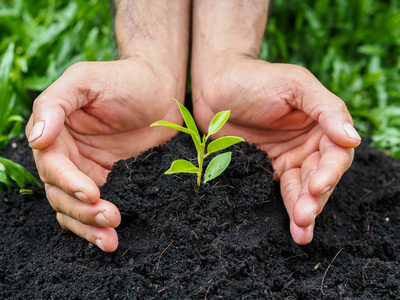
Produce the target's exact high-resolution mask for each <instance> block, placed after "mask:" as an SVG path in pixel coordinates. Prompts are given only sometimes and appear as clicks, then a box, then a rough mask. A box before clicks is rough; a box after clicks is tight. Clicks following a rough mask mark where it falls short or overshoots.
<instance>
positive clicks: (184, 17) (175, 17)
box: [115, 0, 190, 80]
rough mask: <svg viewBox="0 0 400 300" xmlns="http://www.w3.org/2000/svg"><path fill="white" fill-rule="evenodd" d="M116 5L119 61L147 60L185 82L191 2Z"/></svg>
mask: <svg viewBox="0 0 400 300" xmlns="http://www.w3.org/2000/svg"><path fill="white" fill-rule="evenodd" d="M115 4H116V8H117V15H116V20H115V33H116V37H117V43H118V51H119V56H120V58H121V59H127V58H132V57H138V58H140V59H144V60H147V61H148V62H152V63H154V64H155V68H157V67H161V68H165V67H166V68H167V71H168V72H171V73H172V75H174V76H177V77H184V79H183V80H185V79H186V68H187V57H188V49H189V21H190V20H189V19H190V0H174V1H168V0H163V1H152V0H115ZM179 79H181V78H179Z"/></svg>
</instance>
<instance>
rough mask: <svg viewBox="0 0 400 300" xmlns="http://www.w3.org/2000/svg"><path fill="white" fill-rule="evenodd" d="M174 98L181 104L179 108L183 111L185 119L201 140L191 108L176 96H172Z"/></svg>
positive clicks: (188, 126)
mask: <svg viewBox="0 0 400 300" xmlns="http://www.w3.org/2000/svg"><path fill="white" fill-rule="evenodd" d="M172 100H174V101H175V102H176V103H177V104H178V105H179V109H180V111H181V114H182V117H183V120H184V121H185V124H186V126H187V128H189V129H190V130H192V131H193V132H194V133H195V134H196V136H197V137H198V138H199V140H200V134H199V130H198V129H197V126H196V123H195V122H194V119H193V117H192V115H191V114H190V112H189V110H188V109H187V108H186V107H185V106H184V105H182V104H181V103H180V102H179V101H178V100H176V99H174V98H172Z"/></svg>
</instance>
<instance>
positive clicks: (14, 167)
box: [0, 157, 40, 188]
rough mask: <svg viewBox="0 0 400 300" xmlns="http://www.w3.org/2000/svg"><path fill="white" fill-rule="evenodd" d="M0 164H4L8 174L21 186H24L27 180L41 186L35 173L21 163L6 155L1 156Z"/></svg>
mask: <svg viewBox="0 0 400 300" xmlns="http://www.w3.org/2000/svg"><path fill="white" fill-rule="evenodd" d="M0 164H2V165H3V167H4V168H5V171H6V172H7V175H8V176H9V177H10V178H11V179H12V180H14V181H15V182H16V183H17V184H18V186H19V187H20V188H23V187H24V183H25V182H26V181H27V182H30V183H34V184H36V185H37V186H40V183H39V182H38V181H37V180H36V178H35V177H33V175H32V174H31V173H29V172H28V171H27V170H26V169H25V168H24V167H23V166H21V165H20V164H17V163H15V162H13V161H11V160H9V159H6V158H4V157H0Z"/></svg>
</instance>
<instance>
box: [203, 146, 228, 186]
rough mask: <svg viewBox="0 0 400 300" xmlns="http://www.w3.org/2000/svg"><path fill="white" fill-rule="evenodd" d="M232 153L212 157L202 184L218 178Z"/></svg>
mask: <svg viewBox="0 0 400 300" xmlns="http://www.w3.org/2000/svg"><path fill="white" fill-rule="evenodd" d="M231 157H232V152H225V153H222V154H219V155H217V156H216V157H214V158H213V159H212V160H211V161H210V163H209V164H208V166H207V170H206V173H205V175H204V183H206V182H208V181H210V180H212V179H214V178H215V177H217V176H219V175H220V174H221V173H222V172H223V171H225V169H226V168H227V167H228V166H229V163H230V162H231Z"/></svg>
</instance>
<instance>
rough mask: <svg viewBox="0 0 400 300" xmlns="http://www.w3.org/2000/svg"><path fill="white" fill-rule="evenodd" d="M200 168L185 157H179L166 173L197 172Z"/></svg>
mask: <svg viewBox="0 0 400 300" xmlns="http://www.w3.org/2000/svg"><path fill="white" fill-rule="evenodd" d="M197 172H199V168H197V167H196V166H195V165H193V164H192V163H191V162H189V161H187V160H185V159H178V160H175V161H173V162H172V164H171V167H170V168H169V169H168V170H167V171H165V174H166V175H169V174H175V173H197Z"/></svg>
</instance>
